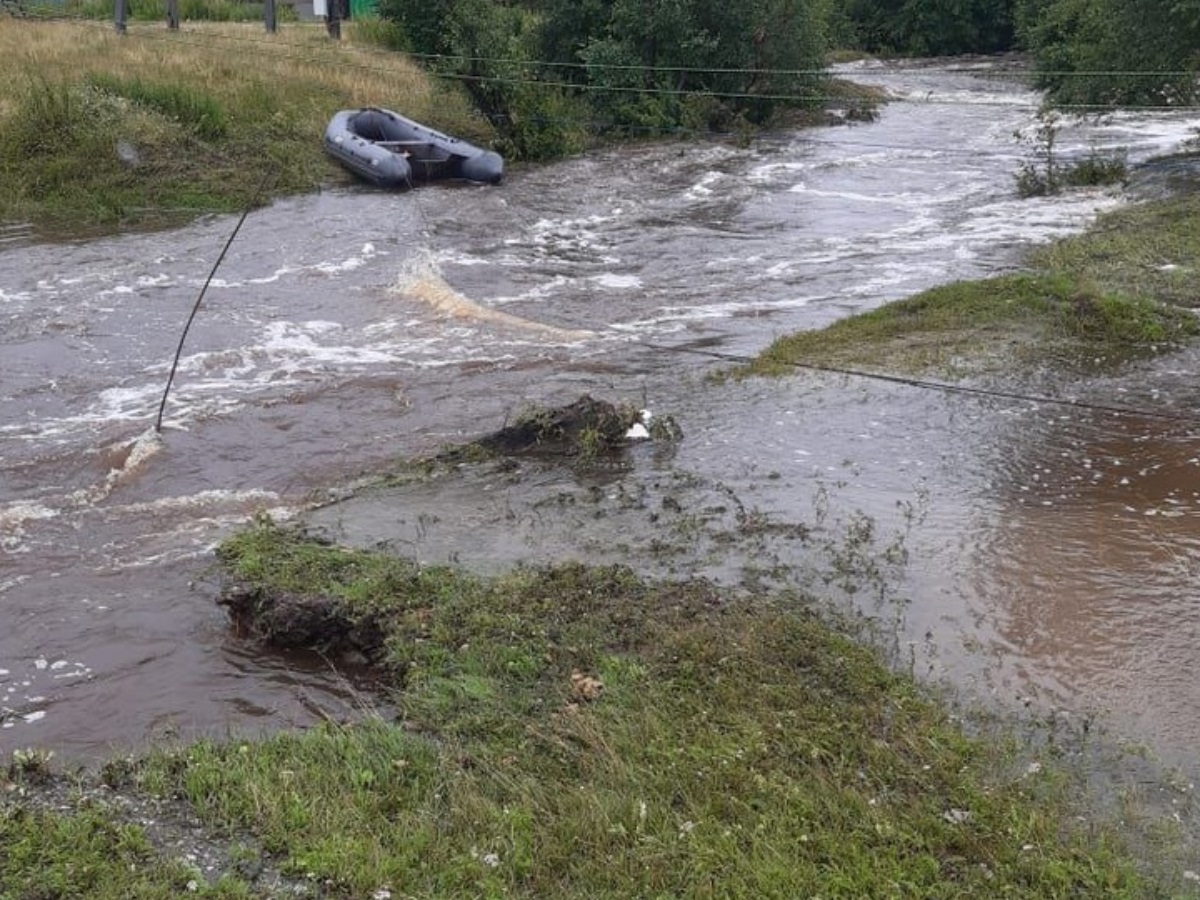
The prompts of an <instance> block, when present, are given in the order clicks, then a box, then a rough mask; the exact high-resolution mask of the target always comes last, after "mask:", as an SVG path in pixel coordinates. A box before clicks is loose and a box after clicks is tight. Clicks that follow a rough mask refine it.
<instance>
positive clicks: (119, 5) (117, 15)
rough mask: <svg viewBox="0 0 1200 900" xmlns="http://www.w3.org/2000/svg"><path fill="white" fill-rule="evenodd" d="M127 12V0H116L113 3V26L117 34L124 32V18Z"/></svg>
mask: <svg viewBox="0 0 1200 900" xmlns="http://www.w3.org/2000/svg"><path fill="white" fill-rule="evenodd" d="M128 13H129V0H116V2H115V3H114V4H113V28H115V29H116V32H117V34H124V33H125V18H126V16H127V15H128Z"/></svg>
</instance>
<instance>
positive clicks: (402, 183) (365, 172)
mask: <svg viewBox="0 0 1200 900" xmlns="http://www.w3.org/2000/svg"><path fill="white" fill-rule="evenodd" d="M325 152H326V153H328V154H329V155H330V156H332V157H333V158H334V159H336V160H337V161H338V162H339V163H341V164H342V165H343V166H345V167H346V168H347V169H349V170H350V171H351V172H353V173H354V174H355V175H357V176H359V177H360V178H362V179H364V180H366V181H369V182H371V184H374V185H376V186H377V187H383V188H407V187H412V185H413V183H414V182H417V181H432V180H434V179H450V178H461V179H465V180H467V181H478V182H482V183H484V184H498V183H499V182H500V179H501V178H503V177H504V160H503V159H501V157H500V154H499V153H496V152H494V151H492V150H483V149H481V148H479V147H476V146H474V145H472V144H468V143H467V142H466V141H462V140H459V139H458V138H454V137H450V136H449V135H445V134H442V133H441V132H440V131H434V130H433V129H432V128H426V127H425V126H424V125H421V124H419V123H417V122H414V121H413V120H412V119H406V118H404V116H402V115H399V114H398V113H394V112H392V111H391V110H387V109H377V108H376V107H365V108H363V109H343V110H342V111H341V112H338V113H336V114H335V115H334V117H333V118H332V119H330V120H329V125H328V126H327V127H326V128H325Z"/></svg>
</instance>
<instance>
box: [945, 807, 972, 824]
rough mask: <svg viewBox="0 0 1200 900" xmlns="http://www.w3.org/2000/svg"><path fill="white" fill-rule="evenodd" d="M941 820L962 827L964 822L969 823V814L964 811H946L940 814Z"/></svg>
mask: <svg viewBox="0 0 1200 900" xmlns="http://www.w3.org/2000/svg"><path fill="white" fill-rule="evenodd" d="M942 818H943V819H945V820H946V821H947V822H949V823H950V824H951V825H962V824H963V823H964V822H970V821H971V813H970V810H966V809H948V810H946V811H945V812H944V813H942Z"/></svg>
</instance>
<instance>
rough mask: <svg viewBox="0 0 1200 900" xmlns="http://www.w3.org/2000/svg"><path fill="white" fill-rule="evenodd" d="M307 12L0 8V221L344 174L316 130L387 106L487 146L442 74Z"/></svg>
mask: <svg viewBox="0 0 1200 900" xmlns="http://www.w3.org/2000/svg"><path fill="white" fill-rule="evenodd" d="M354 35H355V30H354V27H353V26H351V25H349V24H348V25H347V27H346V33H345V39H344V40H342V41H340V42H339V41H332V40H330V39H329V38H328V37H327V36H326V34H325V31H324V29H323V28H322V27H321V26H318V25H312V24H299V23H288V24H283V25H281V26H280V28H279V31H278V32H277V33H276V34H267V33H265V32H264V30H263V26H262V24H261V23H244V24H240V23H215V22H205V23H188V24H186V25H185V26H183V27H182V28H181V29H180V30H179V31H178V32H170V31H168V30H167V29H166V27H165V26H164V25H163V24H161V23H155V24H152V25H151V24H135V25H130V27H129V30H128V33H127V34H126V35H124V36H121V35H117V34H115V33H114V31H113V29H112V26H111V24H110V23H106V22H102V21H99V22H97V21H88V20H77V21H39V20H35V19H21V18H9V17H4V16H0V84H3V87H0V171H2V172H3V178H0V221H28V222H32V223H34V224H35V225H38V226H41V227H43V228H46V229H50V230H63V231H66V232H68V233H73V232H78V230H79V229H81V228H86V227H89V226H92V227H94V226H110V227H111V226H113V225H117V224H123V225H146V224H154V223H157V222H165V223H171V222H177V221H180V220H181V219H186V218H187V217H190V216H195V215H196V214H198V213H202V212H222V211H235V210H239V209H242V208H244V207H245V206H246V205H247V204H249V203H251V202H254V201H255V200H260V201H261V200H265V199H268V198H270V197H272V196H278V195H283V194H289V193H297V192H303V191H311V190H314V189H316V188H317V187H319V186H320V185H321V184H323V183H329V182H337V181H345V180H347V176H346V175H345V173H343V172H342V171H341V170H340V169H339V168H338V167H336V166H334V165H333V164H332V163H331V162H330V161H329V160H328V159H327V158H326V157H325V155H324V152H323V150H322V147H321V135H322V134H323V132H324V130H325V126H326V124H327V123H328V121H329V118H330V116H332V115H333V113H334V112H336V111H337V110H338V109H342V108H345V107H351V106H363V105H393V106H395V107H397V108H399V109H402V110H404V112H405V113H406V114H408V115H410V116H412V117H413V118H416V119H419V120H421V121H424V122H427V123H429V124H430V125H433V126H435V127H438V128H442V129H444V130H446V131H448V132H450V133H453V134H457V135H460V136H462V137H464V138H467V139H468V140H473V141H476V142H479V143H482V144H485V145H486V144H487V143H488V142H489V141H490V140H491V137H492V134H491V129H490V127H489V126H488V124H487V123H486V121H484V120H483V119H482V118H480V117H478V116H477V115H475V114H474V113H473V111H472V109H471V106H470V104H469V102H468V101H467V99H466V98H465V96H464V95H463V94H462V93H461V92H460V91H458V90H457V89H456V88H455V87H454V85H453V84H451V83H448V82H445V81H437V80H435V79H430V78H428V77H427V76H426V75H425V74H424V73H422V72H421V71H420V70H419V69H418V68H417V67H416V66H415V65H414V64H412V63H411V62H409V60H408V59H407V57H404V56H403V55H401V54H397V53H387V52H383V51H380V50H378V49H376V48H374V47H373V46H372V45H370V44H369V43H360V42H356V41H355V39H354Z"/></svg>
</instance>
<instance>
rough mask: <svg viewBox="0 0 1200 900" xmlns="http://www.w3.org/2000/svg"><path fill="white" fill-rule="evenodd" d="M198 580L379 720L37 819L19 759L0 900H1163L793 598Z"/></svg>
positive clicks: (308, 546)
mask: <svg viewBox="0 0 1200 900" xmlns="http://www.w3.org/2000/svg"><path fill="white" fill-rule="evenodd" d="M220 557H221V559H222V561H223V563H224V565H225V566H226V567H227V571H228V572H229V573H230V575H231V577H232V578H233V582H232V583H233V584H234V585H235V587H234V588H233V589H231V591H230V595H231V596H236V597H237V598H239V599H238V601H237V602H238V604H239V608H240V610H241V614H242V615H243V616H249V620H248V625H249V627H252V628H256V629H257V630H258V631H259V633H260V635H261V636H262V637H264V638H265V639H268V640H270V639H278V640H285V641H294V640H295V639H296V636H297V635H298V634H308V635H309V637H308V638H307V639H305V642H306V643H310V644H317V645H321V646H323V647H324V649H325V650H326V651H327V652H329V653H344V652H347V651H348V650H350V649H353V650H355V652H357V653H359V654H360V655H363V656H366V657H368V658H370V659H371V660H372V661H373V666H374V667H375V671H376V672H377V673H378V674H379V676H380V677H381V678H382V679H383V682H384V684H385V685H386V687H387V688H388V690H389V691H390V693H391V699H392V702H393V703H394V704H395V709H396V721H385V720H384V719H382V718H368V719H367V720H366V721H364V722H361V723H358V724H337V723H333V722H330V723H329V724H327V725H325V726H322V727H317V728H314V729H310V730H307V731H302V732H295V733H284V734H279V735H276V736H274V737H269V738H266V739H262V740H255V741H240V740H232V741H228V742H206V741H202V742H199V743H196V744H190V745H184V746H179V747H164V748H159V749H157V750H155V751H153V752H151V753H150V754H149V755H147V756H145V757H143V758H139V759H133V760H116V761H113V762H112V763H110V764H109V765H108V766H107V767H105V768H104V770H103V771H102V772H101V773H100V776H99V779H100V780H101V781H102V782H103V787H104V790H103V791H102V792H99V793H98V792H97V785H96V784H95V783H92V784H91V785H90V786H89V787H88V788H82V787H81V788H78V789H77V790H76V792H75V793H74V794H73V795H72V794H71V792H70V791H68V792H67V794H66V796H67V797H68V799H67V800H66V802H65V803H64V804H63V805H64V806H65V807H66V809H59V810H57V811H55V812H53V813H48V812H46V811H45V804H42V805H41V806H40V807H39V805H38V803H37V802H36V800H35V799H32V798H36V797H37V796H38V784H39V782H40V781H42V780H49V781H52V782H54V781H56V779H55V778H54V777H53V776H52V775H51V774H50V773H49V772H48V770H49V769H52V763H51V764H47V763H46V761H45V760H44V759H43V758H41V757H39V756H37V755H36V754H34V755H32V756H26V757H23V758H22V759H21V760H20V761H17V762H14V764H13V765H12V766H10V768H9V771H8V773H7V780H8V782H9V783H8V784H7V786H6V789H5V790H4V791H0V797H3V798H4V799H2V800H0V846H2V847H4V848H6V851H7V852H5V853H4V854H0V896H3V897H30V898H32V897H51V896H54V897H67V896H97V897H101V896H102V897H110V896H111V897H166V896H176V895H179V894H180V893H182V892H187V893H190V894H195V895H197V896H212V897H246V896H270V895H271V884H274V885H275V886H276V887H278V888H279V890H280V891H281V892H290V895H292V896H296V895H300V896H328V897H355V898H366V897H500V896H518V897H612V898H617V897H620V898H628V897H780V898H795V897H816V896H821V897H913V898H931V897H946V898H962V897H981V898H982V897H988V898H991V897H1029V898H1035V897H1036V898H1040V897H1045V898H1051V897H1089V898H1094V897H1131V898H1132V897H1156V896H1164V897H1165V896H1170V895H1171V893H1170V891H1169V890H1168V887H1167V886H1166V885H1164V884H1160V883H1158V882H1156V881H1155V880H1154V879H1153V876H1152V875H1151V874H1148V873H1147V872H1146V871H1144V870H1143V868H1142V867H1140V866H1138V865H1137V864H1135V861H1134V859H1133V857H1132V856H1131V855H1130V853H1129V851H1128V850H1126V849H1124V848H1123V844H1122V840H1121V839H1120V837H1119V834H1118V830H1117V829H1116V828H1115V827H1109V826H1106V825H1104V824H1100V823H1097V822H1096V821H1094V820H1084V819H1081V818H1075V814H1076V813H1078V812H1080V810H1079V809H1077V808H1076V807H1074V806H1073V805H1072V803H1071V799H1070V787H1071V782H1070V781H1069V780H1067V779H1065V778H1064V777H1063V776H1062V775H1061V774H1059V773H1057V772H1056V770H1055V765H1054V762H1053V759H1052V754H1049V753H1047V754H1046V756H1045V758H1044V759H1037V758H1034V759H1031V758H1029V757H1022V756H1019V755H1017V754H1016V752H1015V750H1014V748H1015V745H1014V744H1013V743H1011V742H1008V741H1005V740H1003V739H1000V738H998V737H997V736H996V735H992V736H991V739H989V740H984V739H981V738H978V737H975V738H969V737H967V736H965V735H964V733H963V731H962V730H961V728H960V727H959V726H958V725H957V724H956V722H955V721H954V720H953V719H952V718H951V717H950V716H949V715H948V714H947V712H946V711H945V709H944V708H943V707H941V706H939V705H938V704H937V703H936V702H932V701H931V700H930V699H929V698H928V697H926V696H925V695H924V694H923V693H922V691H921V690H920V689H919V688H918V687H917V686H915V685H914V683H913V682H912V681H911V680H910V679H908V678H906V677H903V676H900V675H897V674H895V673H893V672H891V671H889V670H888V669H887V668H886V667H885V666H884V665H882V664H881V662H880V661H879V660H878V659H877V658H876V657H875V655H874V654H873V653H872V652H871V651H870V650H869V649H866V648H865V647H864V646H863V644H861V643H860V642H858V641H856V640H855V639H853V637H852V636H851V635H849V634H847V633H843V632H842V631H840V630H839V629H838V628H837V627H836V626H835V627H831V626H830V625H829V624H827V620H826V619H823V618H819V617H817V616H816V615H814V613H813V612H812V606H811V603H810V601H809V599H808V598H805V597H802V596H798V595H792V594H772V595H769V596H755V597H736V596H733V595H731V594H730V593H727V592H721V591H718V590H716V589H714V588H713V587H712V586H711V585H709V584H707V583H704V582H664V583H648V582H645V581H643V580H641V579H639V578H638V577H636V576H635V575H634V574H633V573H632V572H631V571H628V570H626V569H622V568H589V567H583V566H578V565H565V566H560V567H553V568H539V569H518V570H516V571H513V572H510V573H509V574H507V575H504V576H501V577H496V578H479V577H475V576H471V575H468V574H465V573H463V572H461V571H456V570H453V569H446V568H417V567H415V566H414V565H413V564H411V563H409V562H407V561H405V560H402V559H398V558H396V557H394V556H390V555H386V554H382V553H371V552H364V551H351V550H346V549H342V548H338V547H335V546H331V545H328V544H323V543H317V542H315V541H312V540H309V539H307V538H305V537H304V536H303V535H302V534H300V533H298V532H295V531H291V530H285V529H282V528H279V527H277V526H275V525H273V524H270V523H267V522H262V523H259V524H258V525H256V526H255V527H253V528H252V529H249V530H247V531H244V532H243V533H241V534H239V535H237V536H235V537H234V538H232V539H230V540H229V541H227V542H226V543H225V544H224V545H223V547H222V548H221V550H220ZM304 623H308V625H305V624H304ZM313 623H319V627H316V628H315V630H312V631H306V630H305V629H306V628H307V627H308V626H312V625H313ZM314 627H315V626H314ZM60 787H61V784H60ZM72 796H74V797H76V798H84V799H70V798H71V797H72ZM138 803H157V804H162V803H169V804H173V805H174V806H177V807H178V808H179V810H181V811H178V812H177V813H176V815H179V816H183V815H186V816H187V817H191V818H194V819H195V821H196V822H197V823H199V825H198V827H199V828H200V829H201V830H202V831H203V833H204V834H205V835H207V838H206V840H208V841H209V842H210V843H211V844H214V845H219V846H220V847H221V848H222V849H221V851H220V854H221V856H222V858H223V859H224V860H225V861H226V862H225V864H224V865H223V866H218V867H217V868H216V869H215V870H213V871H210V872H208V873H207V877H202V874H201V873H197V872H196V871H193V870H192V869H189V867H188V866H187V865H186V864H185V862H184V861H180V860H178V859H171V858H170V856H169V853H168V856H167V861H166V862H163V858H162V857H161V856H160V855H159V854H160V852H161V851H160V850H155V849H154V848H153V846H152V844H153V842H152V841H151V840H150V836H152V834H153V830H152V829H150V830H149V831H148V830H147V829H146V828H144V827H141V826H138V825H119V824H114V820H117V821H119V820H120V819H121V816H120V815H116V814H114V811H117V812H119V811H120V810H123V809H127V808H128V807H129V805H130V804H132V805H133V806H134V808H137V804H138ZM156 808H157V809H158V810H159V813H158V816H159V817H160V818H161V817H162V807H161V805H160V806H158V807H156ZM106 812H108V813H109V815H107V816H106ZM148 835H149V836H148ZM268 871H269V872H271V873H275V876H276V877H277V878H278V879H281V880H277V881H273V882H268V881H267V880H266V879H264V878H263V877H262V875H261V873H263V872H268ZM189 883H190V884H191V888H189V887H188V885H189ZM47 886H52V887H50V888H47Z"/></svg>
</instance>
